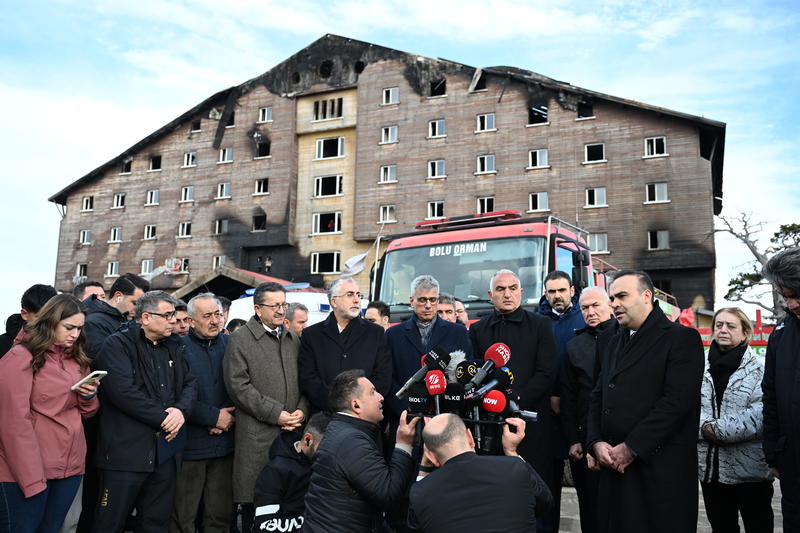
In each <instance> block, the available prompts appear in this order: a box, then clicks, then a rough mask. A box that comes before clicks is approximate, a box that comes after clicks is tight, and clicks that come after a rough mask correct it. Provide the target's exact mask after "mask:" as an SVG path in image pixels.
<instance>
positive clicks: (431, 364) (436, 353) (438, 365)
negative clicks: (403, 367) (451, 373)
mask: <svg viewBox="0 0 800 533" xmlns="http://www.w3.org/2000/svg"><path fill="white" fill-rule="evenodd" d="M424 361H425V365H427V367H428V370H442V371H444V370H445V369H447V364H448V363H449V362H450V352H448V351H446V350H443V349H442V348H440V347H439V346H437V347H436V348H434V349H433V350H431V351H430V352H428V353H427V354H426V355H425V359H424Z"/></svg>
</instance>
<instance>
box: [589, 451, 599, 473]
mask: <svg viewBox="0 0 800 533" xmlns="http://www.w3.org/2000/svg"><path fill="white" fill-rule="evenodd" d="M586 466H588V467H589V470H594V471H595V472H599V471H600V464H599V463H598V462H597V460H596V459H595V458H594V457H592V454H590V453H587V454H586Z"/></svg>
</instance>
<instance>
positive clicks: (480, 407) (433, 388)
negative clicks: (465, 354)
mask: <svg viewBox="0 0 800 533" xmlns="http://www.w3.org/2000/svg"><path fill="white" fill-rule="evenodd" d="M450 355H451V354H448V353H447V352H445V351H444V350H442V349H441V348H434V349H433V350H431V352H430V353H428V354H426V355H425V356H424V357H423V358H422V361H421V362H422V368H420V370H419V371H417V373H415V374H414V376H412V377H411V379H409V380H408V382H406V384H405V385H404V386H403V387H402V388H401V389H400V390H399V391H398V392H397V397H398V398H402V397H404V396H408V416H409V418H411V417H415V416H421V417H426V416H435V415H438V414H441V413H455V414H457V415H458V416H460V417H461V418H462V419H463V420H464V422H465V423H466V425H467V427H469V428H470V429H471V430H472V433H473V436H474V437H475V441H476V448H477V451H478V453H482V454H487V455H498V454H502V448H501V442H500V440H501V437H502V426H503V425H504V424H505V419H506V418H509V417H519V418H522V419H524V420H526V421H529V422H535V421H536V420H537V414H536V413H535V412H532V411H525V410H522V409H520V408H519V397H518V396H517V395H515V394H514V393H513V392H512V390H511V386H512V385H513V384H514V374H513V373H512V372H511V370H510V369H509V368H508V367H507V366H506V364H507V363H508V362H509V361H510V360H511V350H510V349H509V348H508V346H506V345H505V344H503V343H496V344H493V345H492V346H490V347H489V348H488V349H487V350H486V353H485V354H484V362H483V363H481V362H480V361H467V360H464V361H461V362H460V363H459V364H458V365H457V366H456V368H455V372H454V375H455V378H456V381H447V378H446V375H445V372H444V371H445V370H446V368H447V365H448V364H449V363H450V359H451V356H450Z"/></svg>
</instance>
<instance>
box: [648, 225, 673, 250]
mask: <svg viewBox="0 0 800 533" xmlns="http://www.w3.org/2000/svg"><path fill="white" fill-rule="evenodd" d="M667 248H669V231H667V230H665V229H660V230H656V231H648V232H647V249H648V250H666V249H667Z"/></svg>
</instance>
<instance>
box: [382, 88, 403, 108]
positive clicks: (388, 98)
mask: <svg viewBox="0 0 800 533" xmlns="http://www.w3.org/2000/svg"><path fill="white" fill-rule="evenodd" d="M399 103H400V88H399V87H387V88H385V89H384V90H383V99H382V100H381V104H383V105H391V104H399Z"/></svg>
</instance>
